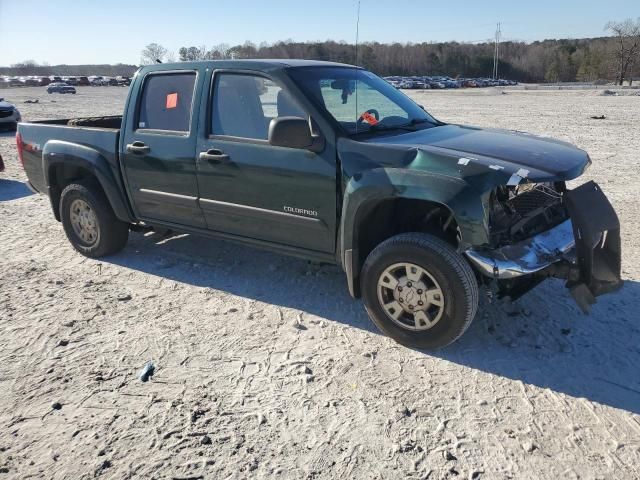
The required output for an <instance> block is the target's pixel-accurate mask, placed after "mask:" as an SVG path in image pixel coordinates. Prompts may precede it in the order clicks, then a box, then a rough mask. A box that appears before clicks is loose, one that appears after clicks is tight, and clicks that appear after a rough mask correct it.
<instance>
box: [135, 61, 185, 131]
mask: <svg viewBox="0 0 640 480" xmlns="http://www.w3.org/2000/svg"><path fill="white" fill-rule="evenodd" d="M195 83H196V73H195V72H180V73H162V74H151V75H148V76H147V78H146V79H145V81H144V85H143V87H142V98H141V100H140V107H139V110H138V124H137V128H138V129H148V130H165V131H172V132H188V131H189V130H190V125H191V110H192V104H193V92H194V87H195Z"/></svg>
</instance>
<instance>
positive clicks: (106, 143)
mask: <svg viewBox="0 0 640 480" xmlns="http://www.w3.org/2000/svg"><path fill="white" fill-rule="evenodd" d="M121 124H122V116H121V115H120V116H112V117H89V118H71V119H55V120H39V121H34V122H25V123H20V124H19V125H18V133H19V134H20V136H21V138H22V144H23V158H24V170H25V172H26V174H27V177H28V179H29V183H30V184H31V186H32V187H33V188H34V189H35V190H37V191H39V192H41V193H46V182H45V179H44V169H43V153H46V151H47V150H48V149H51V147H52V146H53V144H54V143H60V142H67V143H70V144H75V145H79V146H85V147H88V148H91V149H92V150H95V151H96V152H97V153H98V154H99V155H101V156H103V157H104V158H105V159H106V160H107V162H108V163H109V165H110V167H111V168H112V169H113V170H114V171H117V170H118V142H119V138H120V125H121Z"/></svg>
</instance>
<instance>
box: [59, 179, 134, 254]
mask: <svg viewBox="0 0 640 480" xmlns="http://www.w3.org/2000/svg"><path fill="white" fill-rule="evenodd" d="M60 218H61V220H62V226H63V227H64V231H65V233H66V235H67V238H68V239H69V241H70V242H71V245H73V247H74V248H75V249H76V250H78V251H79V252H80V253H82V254H83V255H86V256H87V257H92V258H97V257H102V256H104V255H109V254H112V253H116V252H118V251H120V250H122V249H123V248H124V246H125V245H126V244H127V240H128V238H129V225H128V224H127V223H126V222H123V221H121V220H118V218H117V217H116V216H115V214H114V213H113V209H112V208H111V205H110V204H109V201H108V200H107V198H106V196H105V195H104V193H103V192H102V189H101V188H100V186H99V185H98V184H97V183H96V182H94V181H79V182H77V183H72V184H70V185H67V187H66V188H65V189H64V190H63V191H62V196H61V198H60Z"/></svg>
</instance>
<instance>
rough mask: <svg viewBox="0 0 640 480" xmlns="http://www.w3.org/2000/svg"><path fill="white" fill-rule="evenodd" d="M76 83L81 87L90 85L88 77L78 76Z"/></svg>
mask: <svg viewBox="0 0 640 480" xmlns="http://www.w3.org/2000/svg"><path fill="white" fill-rule="evenodd" d="M78 85H80V86H82V87H88V86H89V85H91V84H90V83H89V77H78Z"/></svg>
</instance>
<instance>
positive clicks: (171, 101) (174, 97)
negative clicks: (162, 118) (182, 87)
mask: <svg viewBox="0 0 640 480" xmlns="http://www.w3.org/2000/svg"><path fill="white" fill-rule="evenodd" d="M177 106H178V94H177V93H169V94H167V108H176V107H177Z"/></svg>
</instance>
